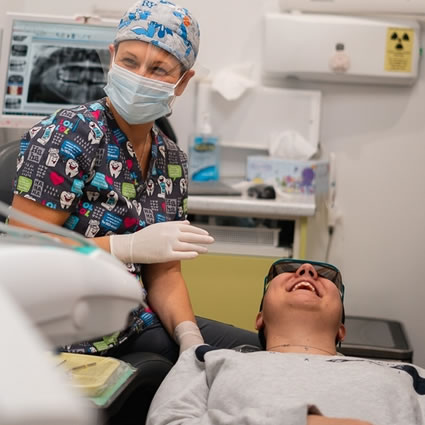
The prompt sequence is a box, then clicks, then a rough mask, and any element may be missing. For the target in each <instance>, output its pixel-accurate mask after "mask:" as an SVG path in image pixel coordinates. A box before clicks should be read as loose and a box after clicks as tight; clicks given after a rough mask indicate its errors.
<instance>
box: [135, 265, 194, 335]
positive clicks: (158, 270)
mask: <svg viewBox="0 0 425 425" xmlns="http://www.w3.org/2000/svg"><path fill="white" fill-rule="evenodd" d="M143 283H144V285H145V287H146V289H147V291H148V303H149V305H150V306H151V307H152V309H153V310H154V311H155V313H156V314H157V315H158V316H159V318H160V319H161V322H162V324H163V325H164V326H165V328H166V329H167V331H168V333H169V334H170V335H171V336H172V335H173V333H174V329H175V328H176V326H177V325H178V324H179V323H181V322H183V321H186V320H190V321H192V322H195V316H194V314H193V310H192V305H191V303H190V299H189V293H188V291H187V288H186V284H185V282H184V279H183V276H182V274H181V267H180V262H179V261H173V262H169V263H161V264H150V265H146V266H144V271H143Z"/></svg>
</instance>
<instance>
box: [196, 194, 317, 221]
mask: <svg viewBox="0 0 425 425" xmlns="http://www.w3.org/2000/svg"><path fill="white" fill-rule="evenodd" d="M315 211H316V202H315V199H314V196H295V197H294V198H293V199H290V200H277V199H256V198H249V197H243V196H194V195H189V197H188V212H189V214H204V215H221V216H224V215H230V216H240V217H258V218H272V219H285V218H298V217H312V216H313V215H314V213H315Z"/></svg>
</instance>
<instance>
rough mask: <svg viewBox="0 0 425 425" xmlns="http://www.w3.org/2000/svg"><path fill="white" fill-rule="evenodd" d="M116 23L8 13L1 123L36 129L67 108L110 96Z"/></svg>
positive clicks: (1, 76) (0, 86)
mask: <svg viewBox="0 0 425 425" xmlns="http://www.w3.org/2000/svg"><path fill="white" fill-rule="evenodd" d="M116 24H117V23H116V22H113V21H107V22H104V21H102V22H101V23H96V24H90V23H82V22H80V21H76V20H74V19H73V18H67V17H53V16H50V17H49V16H37V17H34V16H30V15H24V14H8V15H7V25H6V26H5V34H4V39H3V43H2V59H1V60H2V62H1V68H0V96H1V97H0V106H1V112H2V114H1V115H2V121H3V122H4V121H5V120H6V121H7V120H10V121H11V122H12V121H13V122H15V123H16V122H18V121H19V120H22V121H23V122H25V124H27V123H28V124H29V125H33V124H35V123H36V122H37V121H39V119H40V117H43V116H47V115H50V114H51V113H53V112H55V111H56V110H58V109H60V108H62V107H70V106H74V105H75V106H77V105H80V104H83V103H86V102H90V101H92V100H96V99H100V98H102V97H103V96H105V93H104V90H103V88H104V87H105V85H106V79H107V72H108V68H109V61H110V55H109V50H108V46H109V45H110V44H111V43H112V41H113V39H114V35H115V32H116ZM37 117H38V118H37Z"/></svg>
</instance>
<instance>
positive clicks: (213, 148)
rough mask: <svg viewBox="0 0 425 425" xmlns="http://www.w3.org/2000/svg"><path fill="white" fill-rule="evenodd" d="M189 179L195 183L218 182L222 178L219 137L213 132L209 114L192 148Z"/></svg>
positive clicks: (204, 118)
mask: <svg viewBox="0 0 425 425" xmlns="http://www.w3.org/2000/svg"><path fill="white" fill-rule="evenodd" d="M189 177H190V179H191V180H193V181H208V180H218V179H219V177H220V151H219V145H218V137H217V136H216V135H214V134H213V132H212V129H211V124H210V117H209V114H208V113H206V114H205V115H204V117H203V124H202V127H201V132H200V133H199V134H196V135H195V136H194V137H193V141H192V144H191V146H190V150H189Z"/></svg>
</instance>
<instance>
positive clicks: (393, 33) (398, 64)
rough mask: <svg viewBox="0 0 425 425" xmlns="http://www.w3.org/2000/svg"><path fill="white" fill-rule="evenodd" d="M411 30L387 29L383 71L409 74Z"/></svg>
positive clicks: (412, 33)
mask: <svg viewBox="0 0 425 425" xmlns="http://www.w3.org/2000/svg"><path fill="white" fill-rule="evenodd" d="M414 37H415V31H414V30H413V29H412V28H388V29H387V42H386V52H385V71H390V72H391V71H392V72H410V71H411V69H412V52H413V44H414V43H413V41H414V40H413V39H414Z"/></svg>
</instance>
